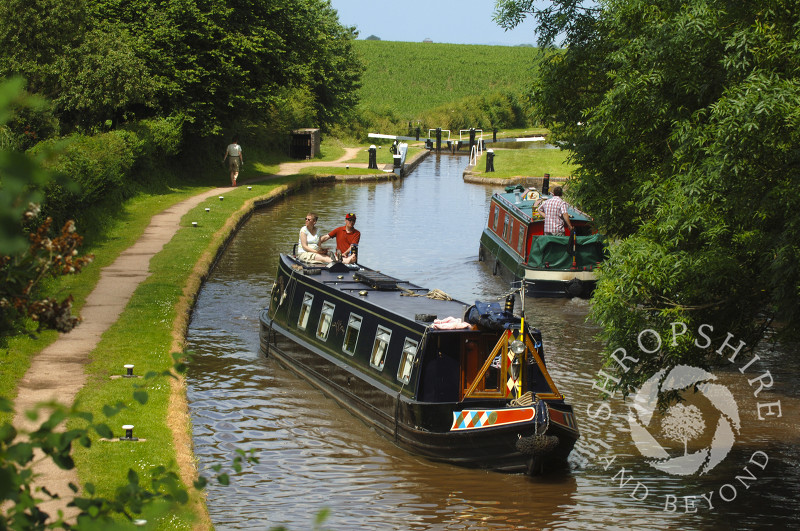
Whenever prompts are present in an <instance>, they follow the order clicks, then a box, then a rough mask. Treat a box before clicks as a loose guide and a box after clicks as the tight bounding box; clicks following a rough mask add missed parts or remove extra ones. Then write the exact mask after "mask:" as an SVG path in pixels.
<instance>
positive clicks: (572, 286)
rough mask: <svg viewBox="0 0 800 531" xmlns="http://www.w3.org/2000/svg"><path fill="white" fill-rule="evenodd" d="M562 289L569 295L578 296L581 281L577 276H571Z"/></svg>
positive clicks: (581, 289) (581, 290)
mask: <svg viewBox="0 0 800 531" xmlns="http://www.w3.org/2000/svg"><path fill="white" fill-rule="evenodd" d="M564 289H565V291H566V292H567V294H568V295H569V296H570V297H580V295H581V293H583V282H582V281H581V279H579V278H573V279H572V280H570V281H569V282H567V286H566V287H565V288H564Z"/></svg>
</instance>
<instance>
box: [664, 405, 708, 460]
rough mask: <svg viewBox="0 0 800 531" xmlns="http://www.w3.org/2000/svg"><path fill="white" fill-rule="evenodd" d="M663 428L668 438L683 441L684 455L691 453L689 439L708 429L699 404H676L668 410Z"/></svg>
mask: <svg viewBox="0 0 800 531" xmlns="http://www.w3.org/2000/svg"><path fill="white" fill-rule="evenodd" d="M661 428H662V430H663V432H664V435H666V436H667V437H668V438H670V439H672V440H673V441H680V442H682V443H683V455H687V454H688V453H689V441H691V440H692V439H694V438H696V437H697V436H699V435H700V434H702V433H703V431H704V430H705V429H706V422H705V421H704V420H703V413H702V412H701V411H700V409H699V408H698V407H697V406H694V405H691V404H689V405H688V406H685V405H683V404H675V405H674V406H672V407H670V408H669V409H668V410H667V415H666V416H665V417H664V420H662V421H661Z"/></svg>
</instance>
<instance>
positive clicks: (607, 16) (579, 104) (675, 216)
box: [496, 0, 800, 391]
mask: <svg viewBox="0 0 800 531" xmlns="http://www.w3.org/2000/svg"><path fill="white" fill-rule="evenodd" d="M601 5H602V7H601V8H597V6H596V5H594V4H592V3H589V2H581V1H579V0H558V1H552V2H550V4H549V6H548V7H547V8H545V9H544V10H537V9H536V6H535V5H534V3H533V2H530V1H522V2H516V1H512V0H509V1H501V2H498V10H497V12H496V15H497V18H498V20H499V21H500V22H501V23H502V24H504V25H507V26H508V27H513V25H515V24H517V23H518V22H519V21H520V20H521V18H522V17H525V16H534V17H536V18H537V19H538V20H540V21H541V22H542V26H541V28H542V29H541V33H540V44H541V45H552V44H554V42H555V39H556V38H557V36H558V35H565V36H566V44H567V45H568V47H567V49H566V50H564V51H563V53H561V54H557V55H552V56H550V58H549V59H548V61H547V62H546V63H545V64H544V65H542V67H541V71H542V76H541V80H540V82H539V83H536V84H535V86H534V89H533V97H534V100H535V102H536V103H537V107H536V111H537V113H538V114H539V116H540V117H541V118H542V119H543V120H546V121H547V123H548V124H550V125H552V127H553V132H554V135H555V136H556V138H557V139H558V140H560V141H562V142H564V146H565V147H567V148H568V149H570V150H571V151H573V152H574V154H575V155H574V162H576V163H577V164H579V166H580V170H579V171H578V174H577V179H576V180H575V182H574V183H573V184H571V186H570V191H571V193H572V197H573V198H574V199H575V200H576V201H577V202H579V203H580V204H581V206H582V208H584V209H585V210H587V211H588V212H590V213H591V214H592V215H593V216H595V218H596V220H597V221H598V222H599V223H600V225H601V226H602V227H603V230H604V231H605V232H606V233H608V234H609V235H610V236H612V237H613V238H614V239H615V241H616V243H615V244H614V245H612V247H611V257H610V259H609V260H608V262H606V263H605V264H604V268H603V274H602V277H601V279H600V282H599V285H598V289H597V291H596V294H595V297H594V305H593V314H592V315H593V317H594V318H595V319H596V320H597V321H598V322H599V323H600V324H601V325H602V326H603V333H602V335H603V337H604V339H606V340H607V342H608V345H609V347H608V352H607V355H608V356H609V357H608V358H607V359H608V361H609V365H611V366H612V367H613V368H614V369H616V370H617V372H618V376H620V378H621V379H620V383H619V387H620V388H621V389H622V390H623V391H625V390H627V389H628V386H630V385H635V384H637V383H639V382H641V381H642V380H643V379H644V378H647V377H648V376H649V375H650V374H652V372H653V371H654V370H655V369H657V368H660V367H663V366H665V365H669V364H675V363H679V362H680V363H692V364H696V365H699V366H708V365H710V364H712V363H714V362H715V361H716V360H718V359H719V358H720V355H719V354H716V353H715V349H716V348H717V347H719V345H720V344H722V343H723V342H724V340H725V338H726V337H727V334H728V333H732V334H734V335H735V336H736V340H734V342H733V343H734V346H735V345H736V344H738V341H739V340H742V341H745V342H746V344H747V345H748V347H753V346H755V344H756V342H757V341H758V340H759V339H761V338H763V337H764V335H765V332H766V330H767V329H768V327H769V325H770V324H771V322H772V320H773V319H775V318H779V319H780V320H781V321H782V322H783V326H781V327H779V328H778V331H779V332H780V334H779V336H778V337H780V335H783V336H792V335H796V334H797V332H798V327H797V321H798V319H799V318H800V297H799V295H800V246H798V244H797V241H798V239H797V236H796V234H797V230H798V228H800V210H799V209H798V206H800V205H798V202H800V195H798V194H797V192H796V189H797V186H798V184H799V183H800V150H798V147H797V146H798V145H800V128H798V125H800V108H798V106H797V105H796V102H797V101H799V100H800V59H799V58H800V54H798V53H797V51H798V49H800V38H799V37H798V35H800V31H799V30H800V11H798V9H799V8H798V4H797V3H796V2H792V1H786V0H770V1H767V2H734V3H732V2H726V1H720V0H690V1H686V2H673V1H669V0H663V1H655V2H652V1H643V0H612V1H609V2H604V3H603V4H601ZM586 6H588V7H586ZM676 322H680V323H684V324H685V325H686V326H687V329H688V332H687V333H686V334H685V335H684V336H681V337H680V338H679V339H678V340H676V341H674V342H672V341H664V342H663V343H662V345H661V348H660V349H658V351H657V352H654V353H653V354H647V353H644V352H640V349H639V348H638V347H637V343H636V338H637V334H638V332H639V331H641V330H645V329H652V330H655V331H657V332H658V333H659V334H661V336H662V337H664V338H669V337H671V331H672V329H673V328H672V327H673V323H676ZM702 324H706V325H709V326H711V327H712V328H711V329H712V330H713V333H711V339H712V343H713V346H711V347H708V348H699V347H698V346H697V345H698V344H704V343H705V342H704V341H703V339H702V338H698V334H697V330H698V328H699V326H700V325H702ZM695 340H698V342H697V343H696V342H695ZM617 348H626V350H627V351H628V352H630V353H631V355H633V356H634V357H637V358H641V359H640V361H639V363H638V364H637V365H636V366H635V367H634V368H632V369H631V370H629V371H625V370H624V369H623V368H622V367H621V366H620V365H619V364H617V363H616V362H614V361H613V360H612V359H611V357H610V355H611V354H612V353H613V352H614V351H615V350H616V349H617Z"/></svg>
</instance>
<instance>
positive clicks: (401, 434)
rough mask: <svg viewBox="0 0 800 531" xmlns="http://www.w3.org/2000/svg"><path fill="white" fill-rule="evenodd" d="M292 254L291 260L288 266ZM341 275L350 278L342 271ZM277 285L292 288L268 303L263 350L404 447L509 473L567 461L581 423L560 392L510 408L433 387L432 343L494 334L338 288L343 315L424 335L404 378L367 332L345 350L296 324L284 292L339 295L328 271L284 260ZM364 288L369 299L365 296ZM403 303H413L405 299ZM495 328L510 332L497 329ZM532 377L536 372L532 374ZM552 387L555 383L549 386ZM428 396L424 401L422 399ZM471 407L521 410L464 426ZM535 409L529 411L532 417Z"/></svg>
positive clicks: (365, 326) (396, 331)
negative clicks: (379, 355) (300, 272)
mask: <svg viewBox="0 0 800 531" xmlns="http://www.w3.org/2000/svg"><path fill="white" fill-rule="evenodd" d="M287 263H288V262H286V261H283V262H282V266H286V265H287ZM318 277H323V278H322V281H321V282H320V281H317V280H316V279H317V278H318ZM338 278H339V279H342V276H339V277H338ZM298 282H302V283H303V284H302V289H300V290H298V292H297V293H294V291H295V290H294V289H293V288H292V287H291V286H293V283H298ZM318 283H319V285H317V284H318ZM277 285H280V286H283V287H285V291H284V294H285V293H294V295H284V296H280V297H279V296H276V295H275V293H273V297H272V303H271V307H270V309H266V310H263V311H262V312H261V316H260V321H261V331H260V350H261V352H262V353H263V354H265V355H268V356H272V357H274V358H275V359H277V360H278V361H279V362H280V363H281V364H282V365H284V366H285V367H287V368H288V369H290V370H291V371H293V372H294V373H295V374H297V375H298V376H300V377H302V378H305V379H306V380H308V381H309V382H310V383H311V384H312V385H314V386H315V387H317V388H319V389H320V390H322V391H323V392H324V393H326V394H327V395H328V396H330V397H331V398H333V399H334V400H336V401H337V403H339V404H340V405H341V406H342V407H343V408H344V409H346V410H348V411H350V412H351V413H352V414H353V415H355V416H356V417H357V418H358V419H360V420H361V421H363V422H365V423H366V424H368V425H370V426H373V427H374V428H375V429H376V430H377V431H378V432H379V433H380V434H381V435H383V436H384V437H386V438H388V439H389V440H391V441H392V442H394V443H395V444H397V445H398V446H399V447H400V448H403V449H404V450H406V451H408V452H410V453H412V454H415V455H420V456H423V457H426V458H428V459H432V460H436V461H442V462H447V463H452V464H456V465H460V466H465V467H474V468H486V469H492V470H497V471H503V472H527V473H541V472H543V471H546V470H549V469H552V468H557V467H563V466H564V465H565V463H566V459H567V456H568V455H569V453H570V451H571V450H572V447H573V446H574V443H575V440H576V439H577V437H578V431H577V426H575V425H574V416H573V412H572V407H571V406H570V405H568V404H566V403H565V402H564V401H563V397H561V396H560V395H556V396H555V399H551V400H547V401H544V400H543V401H541V402H537V404H539V406H538V407H539V408H540V409H539V410H534V408H532V407H530V406H528V407H524V406H519V407H509V399H497V398H475V397H469V398H466V397H465V398H464V399H462V400H458V399H456V400H444V399H441V397H440V395H437V394H436V393H434V392H433V391H435V390H432V389H428V388H426V386H428V387H429V386H430V384H429V383H426V380H425V378H424V377H423V376H422V373H423V371H422V369H421V366H423V365H424V366H425V367H426V371H428V372H433V371H434V370H435V369H430V368H429V367H431V366H432V365H429V364H427V362H426V360H427V361H428V362H429V361H431V360H430V358H429V357H430V352H432V351H433V350H434V349H433V348H431V349H428V348H427V344H428V343H431V344H436V345H438V346H437V347H436V349H437V350H438V349H444V348H446V346H447V344H448V342H449V344H452V345H458V344H460V343H463V341H464V338H472V339H475V338H481V337H483V338H486V337H487V336H489V335H490V334H488V333H486V332H480V331H473V330H469V331H466V332H461V331H451V330H447V331H431V330H429V329H427V328H426V327H425V326H420V323H414V322H413V318H412V321H409V322H405V321H404V319H403V316H402V315H399V314H393V313H391V312H387V313H383V312H380V311H377V310H378V308H377V307H375V306H372V303H373V302H374V301H378V300H379V299H380V298H381V297H384V298H385V297H387V295H386V294H385V293H378V292H371V294H370V295H369V296H365V295H364V290H356V293H359V294H360V295H359V296H358V297H350V296H347V295H346V294H342V293H340V292H339V293H336V294H335V295H336V297H338V298H337V301H338V304H339V306H337V312H339V311H341V312H342V313H341V315H352V314H353V313H354V312H357V313H359V314H361V315H365V316H369V315H370V314H374V317H372V318H370V319H368V318H364V319H363V322H362V324H361V325H360V326H361V327H362V330H363V331H364V333H365V335H366V337H367V338H369V337H370V336H369V335H368V332H367V329H369V328H373V327H374V328H384V329H386V330H391V331H392V335H393V336H397V337H398V339H400V338H401V337H402V336H401V334H402V335H405V336H406V340H408V337H409V336H410V337H412V338H413V337H417V336H414V334H416V333H419V334H420V336H419V337H420V340H419V344H420V353H419V356H418V357H417V359H416V360H415V364H414V366H415V368H414V370H413V373H412V375H411V376H410V377H409V378H408V379H407V380H406V381H405V383H402V382H398V381H396V380H395V379H394V378H392V377H391V376H393V375H394V372H396V371H395V369H391V370H381V371H378V370H377V369H376V368H375V367H374V365H373V366H371V365H370V364H369V356H370V352H369V350H370V343H369V342H367V341H364V342H363V343H364V344H365V345H366V347H365V351H364V352H355V353H354V354H353V355H352V356H342V355H341V354H340V353H339V352H338V351H337V350H336V349H331V348H329V343H330V342H331V341H327V340H326V342H322V341H320V340H318V339H317V338H316V336H315V335H314V334H309V333H305V334H304V333H302V331H299V330H296V329H292V325H291V324H289V323H294V322H295V321H296V320H297V317H295V314H296V312H294V309H293V307H294V306H296V303H292V302H291V301H290V302H289V303H285V302H280V301H282V300H283V299H284V298H287V300H289V298H288V297H294V299H292V300H302V299H303V297H304V296H305V297H308V295H309V292H311V291H313V292H314V295H315V297H316V298H319V299H324V298H325V297H333V296H334V294H333V293H331V292H330V291H329V290H328V286H327V285H326V284H325V275H324V274H323V275H319V274H318V275H310V276H307V277H306V276H303V277H302V278H301V279H300V280H297V279H296V278H295V275H294V273H292V272H290V270H288V269H286V268H285V267H280V268H279V272H278V282H277V283H276V286H277ZM278 291H280V289H279V290H278ZM365 297H366V299H367V300H369V302H365ZM276 301H277V302H276ZM412 302H413V303H414V304H417V305H428V306H425V307H426V308H427V309H428V311H430V308H431V307H435V306H430V304H431V303H427V302H425V301H420V300H417V301H413V300H412ZM456 302H457V301H456ZM399 304H401V305H403V304H409V302H408V301H407V300H403V301H401V302H399ZM441 304H442V305H447V307H448V309H447V311H451V310H453V308H454V306H453V305H454V302H449V303H441ZM340 307H341V309H339V308H340ZM312 315H315V314H313V313H312ZM338 315H340V314H338V313H337V314H335V315H334V317H333V320H334V322H335V320H336V319H337V316H338ZM312 319H313V317H312ZM417 327H419V330H417ZM333 328H336V327H335V326H334V327H333ZM334 333H335V332H334ZM537 333H538V332H537ZM481 334H482V335H481ZM497 334H500V335H503V334H501V333H495V335H497ZM337 341H338V339H337V338H334V339H333V342H337ZM395 343H397V342H395ZM336 344H338V343H336ZM442 345H444V346H442ZM390 350H391V349H390ZM400 354H401V353H400V352H399V351H397V352H394V351H390V352H389V354H388V359H387V361H386V367H390V366H392V363H395V361H396V359H397V358H399V357H400ZM440 355H441V353H440ZM365 359H366V360H367V363H366V364H365V363H364V360H365ZM393 360H394V361H393ZM435 361H436V360H434V362H435ZM529 370H531V371H533V369H529ZM458 371H459V369H458V368H456V369H455V372H452V370H451V369H448V372H447V373H444V374H446V375H448V376H452V375H455V377H458V375H459V372H458ZM531 374H533V372H531ZM398 378H399V371H398ZM533 380H534V379H533V378H531V382H533ZM426 389H427V390H426ZM547 391H548V392H550V388H549V387H548V388H547ZM420 396H423V397H424V398H425V400H420V399H419V397H420ZM433 397H435V398H433ZM432 400H433V401H432ZM544 404H546V407H544ZM464 410H468V411H469V412H472V411H481V412H482V413H487V414H492V415H494V416H495V418H497V417H498V416H501V417H503V418H505V419H507V418H508V415H512V416H513V415H519V416H520V418H519V419H516V418H515V419H513V420H510V421H508V420H506V421H502V422H495V421H492V422H487V423H486V425H478V426H473V425H468V426H466V427H459V428H456V420H455V417H456V416H457V415H459V414H461V415H463V414H465V413H464ZM527 414H530V418H527V417H525V415H527ZM522 417H525V418H522ZM553 419H556V420H553ZM558 419H561V422H559V421H558ZM565 419H568V420H565ZM477 424H480V423H479V422H478V423H477ZM545 439H546V440H549V441H550V443H552V444H550V445H549V446H548V447H547V448H544V449H542V447H541V445H540V446H539V447H536V444H534V445H533V446H534V447H535V448H533V449H532V447H531V445H526V444H521V442H522V443H525V442H526V441H534V443H540V442H541V441H543V440H545Z"/></svg>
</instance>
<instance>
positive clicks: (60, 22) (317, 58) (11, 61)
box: [0, 0, 363, 136]
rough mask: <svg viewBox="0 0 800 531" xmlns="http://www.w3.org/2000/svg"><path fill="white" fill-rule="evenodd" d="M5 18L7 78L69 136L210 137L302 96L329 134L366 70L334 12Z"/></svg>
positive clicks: (205, 8) (38, 13)
mask: <svg viewBox="0 0 800 531" xmlns="http://www.w3.org/2000/svg"><path fill="white" fill-rule="evenodd" d="M0 16H2V20H6V21H11V23H9V24H4V26H3V27H2V28H0V76H9V75H23V76H26V77H27V78H28V79H29V83H30V90H31V91H32V92H34V93H37V94H41V95H44V96H46V97H48V98H49V99H50V100H52V101H53V102H54V104H55V106H56V111H57V114H58V117H59V119H60V120H61V121H62V123H63V124H64V126H65V127H64V131H63V132H69V131H72V130H73V129H79V130H83V131H86V130H90V131H91V130H96V129H102V128H106V127H107V124H111V125H113V126H116V125H118V123H122V122H123V121H133V120H135V119H142V118H150V117H158V116H176V117H184V118H185V120H186V123H187V128H188V130H189V132H190V133H195V134H199V135H201V136H211V135H216V134H218V133H220V132H221V131H222V130H223V129H226V128H228V129H230V128H233V127H236V126H238V125H240V124H241V123H243V122H254V123H262V122H263V120H264V116H266V115H268V114H269V113H270V112H271V111H273V110H274V109H275V108H280V107H281V106H282V105H283V104H284V100H285V99H286V98H287V97H290V96H287V94H290V93H291V91H294V90H298V91H300V92H306V93H308V94H312V95H313V97H314V100H313V102H311V105H312V110H313V114H314V118H315V120H316V123H315V124H313V125H317V126H320V127H323V128H327V127H329V126H330V125H332V124H333V123H334V122H335V121H336V120H341V119H342V118H343V117H344V116H346V115H347V113H348V112H349V110H350V109H352V108H353V107H354V105H355V102H356V91H357V89H358V86H359V79H360V75H361V72H362V70H363V67H362V66H361V64H360V62H359V61H358V58H357V56H356V54H355V52H354V50H353V48H352V41H353V39H355V37H356V35H357V33H356V31H355V29H354V28H351V27H345V26H342V25H341V24H340V23H339V20H338V16H337V14H336V11H335V10H334V9H333V8H332V7H331V5H330V2H329V0H269V1H268V0H241V1H236V2H230V1H227V0H208V1H202V2H200V1H198V0H158V1H151V0H132V1H129V2H120V1H118V0H98V1H96V2H85V1H84V0H34V1H32V2H22V1H20V0H0ZM302 100H303V98H300V100H298V101H302ZM307 125H311V124H307Z"/></svg>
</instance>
